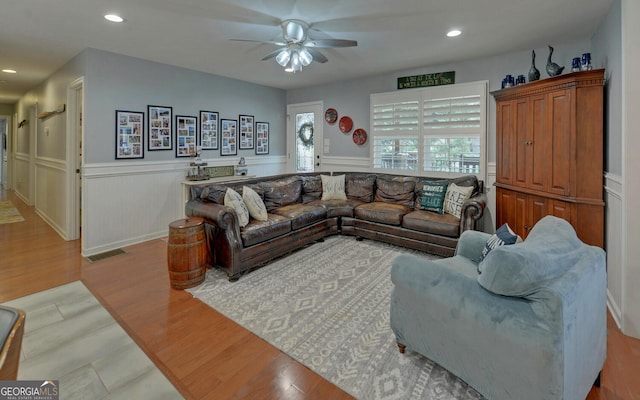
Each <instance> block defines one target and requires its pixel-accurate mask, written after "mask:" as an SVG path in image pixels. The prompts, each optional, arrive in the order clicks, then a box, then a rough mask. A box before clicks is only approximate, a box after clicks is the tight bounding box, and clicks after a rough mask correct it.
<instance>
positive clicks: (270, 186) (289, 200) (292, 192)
mask: <svg viewBox="0 0 640 400" xmlns="http://www.w3.org/2000/svg"><path fill="white" fill-rule="evenodd" d="M260 187H261V188H262V190H263V191H264V205H265V206H266V207H267V211H268V212H272V211H273V210H275V209H276V208H279V207H283V206H288V205H289V204H293V203H300V201H301V196H302V180H301V179H300V177H299V176H291V177H288V178H283V179H278V180H275V181H267V182H261V183H260Z"/></svg>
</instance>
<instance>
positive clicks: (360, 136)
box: [352, 128, 367, 145]
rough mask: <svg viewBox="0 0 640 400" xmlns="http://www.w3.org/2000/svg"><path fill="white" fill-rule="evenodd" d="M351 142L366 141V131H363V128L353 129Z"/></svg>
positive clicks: (362, 142)
mask: <svg viewBox="0 0 640 400" xmlns="http://www.w3.org/2000/svg"><path fill="white" fill-rule="evenodd" d="M352 137H353V143H355V144H358V145H360V144H365V143H366V141H367V131H365V130H364V129H361V128H358V129H356V130H355V131H353V135H352Z"/></svg>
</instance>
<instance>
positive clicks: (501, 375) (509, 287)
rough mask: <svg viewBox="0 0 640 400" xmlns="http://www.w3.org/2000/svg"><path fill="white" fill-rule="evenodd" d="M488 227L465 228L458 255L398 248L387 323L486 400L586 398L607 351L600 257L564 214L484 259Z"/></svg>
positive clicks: (400, 342)
mask: <svg viewBox="0 0 640 400" xmlns="http://www.w3.org/2000/svg"><path fill="white" fill-rule="evenodd" d="M490 236H491V235H489V234H486V233H482V232H477V231H466V232H464V233H463V234H462V236H461V238H460V241H459V242H458V247H457V249H456V255H455V256H454V257H451V258H445V259H440V260H437V261H429V260H424V259H421V258H417V257H415V256H411V255H402V256H399V257H398V258H397V259H396V260H395V261H394V263H393V266H392V269H391V280H392V281H393V283H394V289H393V292H392V297H391V327H392V329H393V332H394V333H395V336H396V339H397V343H398V347H399V349H400V352H401V353H403V352H404V349H405V347H406V348H407V349H408V350H412V351H416V352H418V353H420V354H422V355H424V356H426V357H428V358H429V359H431V360H433V361H434V362H436V363H438V364H440V365H442V366H443V367H444V368H446V369H448V370H449V371H451V372H452V373H453V374H455V375H457V376H458V377H460V378H461V379H463V380H464V381H466V382H467V383H468V384H469V385H471V386H472V387H473V388H475V389H476V390H477V391H478V392H480V393H481V394H482V395H483V396H485V397H487V398H490V399H519V400H526V399H531V400H540V399H576V400H578V399H579V400H584V398H585V397H586V396H587V395H588V393H589V391H590V390H591V386H592V385H594V384H596V385H599V379H600V372H601V370H602V367H603V365H604V360H605V357H606V334H607V332H606V329H607V323H606V282H607V278H606V261H605V253H604V251H603V250H602V249H600V248H598V247H593V246H588V245H586V244H584V243H582V242H581V241H580V240H579V239H578V238H577V236H576V234H575V231H574V230H573V228H572V227H571V225H569V224H568V223H567V222H566V221H564V220H562V219H559V218H556V217H552V216H547V217H545V218H543V219H542V220H540V221H539V222H538V223H537V224H536V225H535V226H534V228H533V229H532V230H531V233H530V234H529V236H528V237H527V239H526V240H525V241H524V242H522V243H519V244H513V245H508V246H500V247H497V248H496V249H494V250H492V251H491V252H490V253H489V254H488V255H487V256H486V257H485V258H484V260H482V261H480V259H481V254H482V249H483V248H484V246H485V243H486V242H487V240H488V239H489V237H490Z"/></svg>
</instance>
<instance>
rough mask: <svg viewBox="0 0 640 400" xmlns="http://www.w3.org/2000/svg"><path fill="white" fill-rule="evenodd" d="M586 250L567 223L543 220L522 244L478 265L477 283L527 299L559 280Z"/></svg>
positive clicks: (498, 250)
mask: <svg viewBox="0 0 640 400" xmlns="http://www.w3.org/2000/svg"><path fill="white" fill-rule="evenodd" d="M588 249H589V246H587V245H585V244H584V243H582V242H581V241H580V239H578V237H577V236H576V232H575V230H574V229H573V227H572V226H571V225H570V224H569V223H568V222H567V221H565V220H563V219H560V218H557V217H554V216H546V217H544V218H542V219H541V220H540V221H538V223H536V225H535V226H534V227H533V229H531V232H530V233H529V236H527V239H526V240H525V241H524V242H522V243H521V244H518V245H517V246H500V247H498V248H496V249H494V250H492V251H491V252H490V253H489V254H488V255H487V257H485V259H484V260H483V261H481V262H480V264H479V265H478V269H479V271H480V275H478V283H480V285H481V286H482V287H484V288H485V289H487V290H488V291H490V292H493V293H496V294H500V295H504V296H517V297H526V296H529V295H532V294H534V293H536V292H537V291H538V290H540V289H541V288H544V287H546V286H548V285H549V283H550V282H552V281H554V280H556V279H558V278H559V277H560V276H562V275H563V274H564V273H565V272H566V271H567V270H569V269H570V268H571V267H572V266H573V265H575V264H576V263H577V262H578V260H579V259H580V258H581V257H582V255H583V254H585V251H587V250H588Z"/></svg>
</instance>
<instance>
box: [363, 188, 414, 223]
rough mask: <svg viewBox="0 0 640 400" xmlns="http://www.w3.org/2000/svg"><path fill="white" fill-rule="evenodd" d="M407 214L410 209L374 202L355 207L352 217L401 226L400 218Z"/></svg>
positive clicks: (403, 206) (404, 206)
mask: <svg viewBox="0 0 640 400" xmlns="http://www.w3.org/2000/svg"><path fill="white" fill-rule="evenodd" d="M412 190H413V189H412ZM409 212H411V208H410V207H408V206H406V205H402V204H394V203H385V202H381V201H374V202H373V203H364V204H361V205H359V206H357V207H356V208H355V210H354V216H355V217H356V218H360V219H363V220H366V221H371V222H380V223H383V224H388V225H398V226H399V225H401V224H402V217H404V215H405V214H407V213H409Z"/></svg>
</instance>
